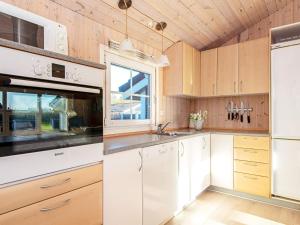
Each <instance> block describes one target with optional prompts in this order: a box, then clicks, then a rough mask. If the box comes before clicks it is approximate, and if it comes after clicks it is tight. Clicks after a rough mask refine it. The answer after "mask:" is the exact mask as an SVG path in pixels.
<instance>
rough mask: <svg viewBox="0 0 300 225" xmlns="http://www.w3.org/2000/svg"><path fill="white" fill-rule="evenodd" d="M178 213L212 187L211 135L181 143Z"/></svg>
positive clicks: (188, 139) (185, 140) (181, 141)
mask: <svg viewBox="0 0 300 225" xmlns="http://www.w3.org/2000/svg"><path fill="white" fill-rule="evenodd" d="M178 155H179V156H178V157H179V159H178V162H179V167H178V168H179V177H178V204H177V211H180V210H182V209H183V208H184V207H185V206H187V205H188V204H190V203H191V202H192V201H193V200H194V199H195V198H196V197H197V196H198V195H199V194H200V193H201V192H203V191H204V190H205V189H206V188H207V187H209V186H210V135H209V134H207V135H202V136H197V137H192V138H187V139H183V140H180V141H179V153H178Z"/></svg>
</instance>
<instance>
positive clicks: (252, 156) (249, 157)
mask: <svg viewBox="0 0 300 225" xmlns="http://www.w3.org/2000/svg"><path fill="white" fill-rule="evenodd" d="M234 159H238V160H245V161H252V162H261V163H269V160H270V152H269V151H267V150H257V149H247V148H234Z"/></svg>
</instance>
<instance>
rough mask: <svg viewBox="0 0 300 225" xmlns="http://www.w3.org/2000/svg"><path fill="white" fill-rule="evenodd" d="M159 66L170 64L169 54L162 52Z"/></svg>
mask: <svg viewBox="0 0 300 225" xmlns="http://www.w3.org/2000/svg"><path fill="white" fill-rule="evenodd" d="M158 66H159V67H167V66H170V61H169V58H168V56H167V55H164V54H162V55H161V56H160V57H159V60H158Z"/></svg>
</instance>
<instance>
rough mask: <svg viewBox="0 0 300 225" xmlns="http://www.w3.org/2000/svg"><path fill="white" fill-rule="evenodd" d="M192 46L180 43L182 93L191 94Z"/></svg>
mask: <svg viewBox="0 0 300 225" xmlns="http://www.w3.org/2000/svg"><path fill="white" fill-rule="evenodd" d="M193 52H194V51H193V47H191V46H190V45H187V44H185V43H182V53H183V62H182V67H183V69H182V88H183V95H189V96H190V95H192V94H193V69H194V68H193V58H194V55H193Z"/></svg>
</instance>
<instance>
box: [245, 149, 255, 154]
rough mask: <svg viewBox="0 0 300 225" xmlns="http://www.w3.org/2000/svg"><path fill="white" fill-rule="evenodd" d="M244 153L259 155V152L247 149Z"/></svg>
mask: <svg viewBox="0 0 300 225" xmlns="http://www.w3.org/2000/svg"><path fill="white" fill-rule="evenodd" d="M244 152H249V153H252V154H257V151H255V150H247V149H245V150H244Z"/></svg>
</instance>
